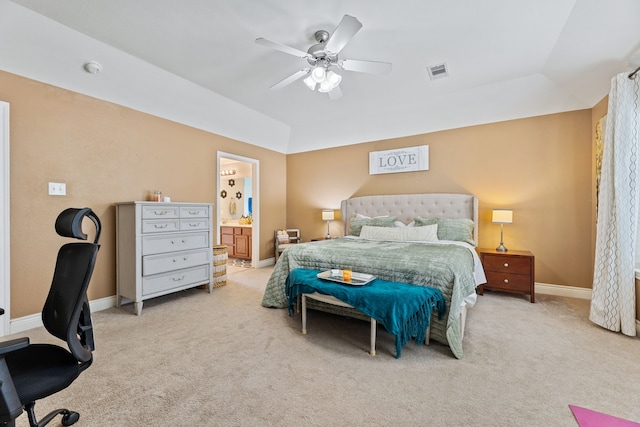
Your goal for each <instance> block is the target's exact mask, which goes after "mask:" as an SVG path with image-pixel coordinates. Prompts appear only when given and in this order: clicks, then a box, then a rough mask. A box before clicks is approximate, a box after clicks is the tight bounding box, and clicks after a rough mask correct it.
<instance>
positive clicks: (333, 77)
mask: <svg viewBox="0 0 640 427" xmlns="http://www.w3.org/2000/svg"><path fill="white" fill-rule="evenodd" d="M327 80H329V81H330V82H331V86H332V87H336V86H338V85H339V84H340V82H341V81H342V76H341V75H340V74H338V73H335V72H333V71H329V72H328V73H327Z"/></svg>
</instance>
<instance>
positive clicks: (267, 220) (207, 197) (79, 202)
mask: <svg viewBox="0 0 640 427" xmlns="http://www.w3.org/2000/svg"><path fill="white" fill-rule="evenodd" d="M0 100H2V101H6V102H9V103H10V126H11V131H10V138H11V142H10V144H11V145H10V151H11V154H10V155H11V163H10V165H11V166H10V167H11V176H10V178H11V189H10V191H11V214H10V215H11V217H10V221H11V317H12V318H16V317H21V316H25V315H29V314H34V313H38V312H39V311H40V310H41V309H42V305H43V303H44V299H45V298H46V293H47V291H48V288H49V285H50V282H51V275H52V270H53V266H54V262H55V254H56V252H57V250H58V247H59V246H60V245H61V243H62V242H63V239H61V238H60V237H58V236H57V235H56V233H55V231H54V228H53V224H54V221H55V218H56V216H57V214H58V213H59V212H60V211H62V210H63V209H65V208H67V207H70V206H73V207H84V206H89V207H91V208H93V209H94V211H95V212H96V213H97V214H98V215H99V216H100V218H101V220H102V223H103V237H102V240H101V243H102V248H101V250H100V254H99V257H98V261H97V264H96V269H95V272H94V276H93V280H92V284H91V286H90V288H89V299H91V300H93V299H97V298H103V297H108V296H111V295H114V294H115V228H114V227H115V208H114V206H113V203H114V202H118V201H130V200H147V198H148V197H149V195H150V192H153V190H155V189H161V190H162V191H163V192H164V194H165V195H169V196H171V198H172V201H190V202H206V203H216V204H217V197H216V154H217V151H218V150H221V151H225V152H228V153H233V154H237V155H240V156H246V157H250V158H253V159H258V160H259V161H260V195H261V200H257V197H256V202H257V203H259V205H260V226H261V233H260V259H266V258H269V257H271V256H273V230H274V229H275V228H277V227H278V225H279V224H281V223H282V222H284V210H285V203H286V194H285V182H286V158H285V155H283V154H280V153H276V152H273V151H270V150H266V149H263V148H259V147H256V146H253V145H250V144H246V143H242V142H238V141H234V140H231V139H228V138H224V137H221V136H218V135H214V134H211V133H208V132H204V131H201V130H197V129H194V128H191V127H188V126H184V125H181V124H178V123H175V122H171V121H169V120H164V119H161V118H158V117H153V116H150V115H148V114H144V113H140V112H137V111H134V110H131V109H128V108H124V107H121V106H118V105H114V104H111V103H108V102H104V101H100V100H97V99H94V98H91V97H87V96H84V95H80V94H77V93H74V92H70V91H67V90H63V89H60V88H57V87H53V86H50V85H46V84H43V83H39V82H35V81H32V80H29V79H26V78H22V77H19V76H16V75H12V74H9V73H5V72H0ZM49 181H54V182H65V183H66V184H67V196H66V197H59V196H58V197H56V196H49V195H47V183H48V182H49ZM216 211H217V209H216Z"/></svg>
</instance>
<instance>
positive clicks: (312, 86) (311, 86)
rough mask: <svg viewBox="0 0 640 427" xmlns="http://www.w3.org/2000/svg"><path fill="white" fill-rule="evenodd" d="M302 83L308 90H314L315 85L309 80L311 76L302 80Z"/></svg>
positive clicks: (311, 79)
mask: <svg viewBox="0 0 640 427" xmlns="http://www.w3.org/2000/svg"><path fill="white" fill-rule="evenodd" d="M303 82H304V84H306V85H307V87H308V88H309V89H311V90H316V85H317V83H316V82H315V81H313V78H311V76H309V77H307V78H306V79H304V80H303Z"/></svg>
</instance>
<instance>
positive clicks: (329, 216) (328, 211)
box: [322, 209, 335, 239]
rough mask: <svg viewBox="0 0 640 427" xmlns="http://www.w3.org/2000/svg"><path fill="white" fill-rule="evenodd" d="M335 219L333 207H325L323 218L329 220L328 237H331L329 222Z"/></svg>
mask: <svg viewBox="0 0 640 427" xmlns="http://www.w3.org/2000/svg"><path fill="white" fill-rule="evenodd" d="M334 219H335V216H334V212H333V210H332V209H323V210H322V220H323V221H327V236H326V238H327V239H331V234H330V233H329V224H330V223H331V221H333V220H334Z"/></svg>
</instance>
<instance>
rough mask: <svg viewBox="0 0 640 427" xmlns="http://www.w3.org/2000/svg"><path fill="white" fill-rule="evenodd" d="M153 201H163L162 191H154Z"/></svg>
mask: <svg viewBox="0 0 640 427" xmlns="http://www.w3.org/2000/svg"><path fill="white" fill-rule="evenodd" d="M153 201H154V202H161V201H162V191H160V190H156V191H155V192H154V193H153Z"/></svg>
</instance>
